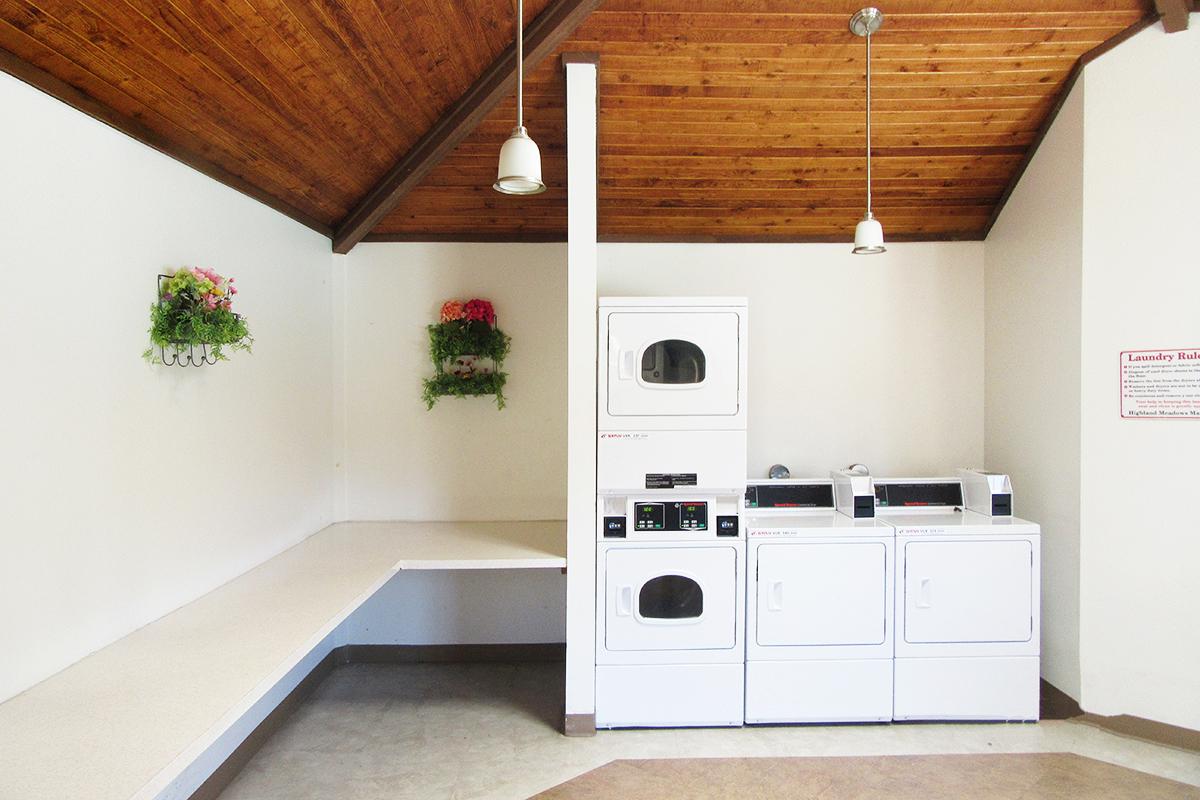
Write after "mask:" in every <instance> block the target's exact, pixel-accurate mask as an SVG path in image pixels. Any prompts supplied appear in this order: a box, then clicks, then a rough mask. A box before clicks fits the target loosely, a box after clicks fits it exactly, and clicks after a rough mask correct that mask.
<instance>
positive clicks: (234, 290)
mask: <svg viewBox="0 0 1200 800" xmlns="http://www.w3.org/2000/svg"><path fill="white" fill-rule="evenodd" d="M229 283H230V286H229V293H230V294H237V287H236V286H234V285H233V278H230V279H229Z"/></svg>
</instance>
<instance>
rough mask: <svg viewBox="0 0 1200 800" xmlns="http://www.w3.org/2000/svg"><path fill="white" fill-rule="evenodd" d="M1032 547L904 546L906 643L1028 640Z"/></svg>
mask: <svg viewBox="0 0 1200 800" xmlns="http://www.w3.org/2000/svg"><path fill="white" fill-rule="evenodd" d="M1033 593H1034V586H1033V544H1032V543H1031V542H1029V541H940V542H935V541H926V542H908V543H907V544H906V545H905V546H904V641H906V642H910V643H915V644H922V643H926V644H932V643H941V642H946V643H949V642H954V643H959V642H963V643H966V642H1028V641H1029V640H1030V639H1031V638H1032V637H1033Z"/></svg>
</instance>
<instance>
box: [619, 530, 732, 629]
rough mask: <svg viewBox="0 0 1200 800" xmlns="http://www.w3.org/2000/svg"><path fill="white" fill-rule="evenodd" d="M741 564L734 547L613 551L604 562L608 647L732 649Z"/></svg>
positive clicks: (626, 549) (624, 549) (625, 549)
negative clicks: (738, 574) (738, 562)
mask: <svg viewBox="0 0 1200 800" xmlns="http://www.w3.org/2000/svg"><path fill="white" fill-rule="evenodd" d="M737 568H738V564H737V551H736V550H735V549H734V548H732V547H695V548H686V547H663V548H653V547H651V548H641V547H638V548H632V547H631V548H621V549H612V550H609V551H608V552H607V555H606V560H605V605H606V607H605V612H604V614H605V617H604V619H605V631H604V636H605V639H604V642H605V647H607V648H608V649H609V650H727V649H729V648H731V647H733V646H734V642H735V640H736V634H737V631H736V627H735V622H736V620H735V616H736V613H737Z"/></svg>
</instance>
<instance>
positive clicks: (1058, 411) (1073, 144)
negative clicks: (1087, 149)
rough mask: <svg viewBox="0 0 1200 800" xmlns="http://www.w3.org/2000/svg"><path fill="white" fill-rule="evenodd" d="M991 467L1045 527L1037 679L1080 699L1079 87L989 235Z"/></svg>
mask: <svg viewBox="0 0 1200 800" xmlns="http://www.w3.org/2000/svg"><path fill="white" fill-rule="evenodd" d="M985 250H986V260H987V270H986V273H987V281H986V282H987V302H986V305H987V354H986V357H985V359H984V363H985V364H986V365H987V376H986V397H985V404H986V415H985V416H986V441H985V451H986V453H987V459H986V461H987V468H988V469H991V470H995V471H997V472H1006V473H1008V474H1009V475H1010V476H1012V479H1013V484H1014V491H1015V493H1016V509H1015V513H1016V514H1018V515H1019V516H1022V517H1026V518H1028V519H1033V520H1037V521H1038V522H1039V523H1041V526H1042V533H1043V536H1042V675H1043V677H1045V678H1046V680H1048V681H1049V682H1050V683H1052V684H1054V686H1056V687H1058V688H1059V689H1061V690H1062V691H1064V692H1066V693H1067V694H1069V695H1071V696H1072V697H1075V698H1078V697H1079V690H1080V681H1079V430H1080V428H1079V403H1080V395H1079V358H1080V281H1081V275H1082V269H1083V82H1082V81H1080V82H1078V83H1077V84H1076V86H1075V90H1074V91H1073V92H1072V93H1071V95H1070V97H1069V98H1068V99H1067V101H1066V103H1065V104H1064V105H1063V107H1062V110H1061V111H1060V112H1059V115H1058V117H1057V118H1056V119H1055V121H1054V125H1053V126H1052V127H1051V129H1050V132H1049V134H1048V135H1047V136H1046V138H1045V139H1044V140H1043V141H1042V144H1041V146H1040V147H1039V148H1038V151H1037V154H1036V155H1035V156H1034V158H1033V161H1032V162H1031V163H1030V165H1029V168H1028V169H1027V170H1026V172H1025V174H1024V176H1023V177H1022V178H1021V182H1020V183H1019V184H1018V185H1017V188H1016V191H1015V192H1013V194H1012V196H1011V197H1010V198H1009V200H1008V204H1007V205H1005V207H1004V211H1003V213H1002V214H1001V215H1000V218H999V220H997V222H996V225H995V226H994V227H993V228H992V231H991V233H990V234H989V236H988V240H987V243H986V246H985Z"/></svg>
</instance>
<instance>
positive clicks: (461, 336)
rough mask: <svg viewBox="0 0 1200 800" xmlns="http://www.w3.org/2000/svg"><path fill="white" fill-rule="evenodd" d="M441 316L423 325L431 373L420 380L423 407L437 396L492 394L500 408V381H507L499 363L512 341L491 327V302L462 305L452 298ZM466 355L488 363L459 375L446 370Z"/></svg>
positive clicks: (492, 313) (503, 382)
mask: <svg viewBox="0 0 1200 800" xmlns="http://www.w3.org/2000/svg"><path fill="white" fill-rule="evenodd" d="M441 318H442V321H441V322H438V323H434V324H433V325H429V326H427V327H426V330H427V331H428V332H429V360H430V361H432V362H433V367H434V370H435V372H434V375H433V377H432V378H426V379H425V381H424V385H423V389H422V392H421V399H422V400H424V401H425V407H426V408H427V409H432V408H433V407H434V405H435V404H436V403H437V401H438V398H441V397H478V396H480V395H493V396H494V397H495V398H496V408H497V409H503V408H504V405H505V401H504V384H505V382H506V381H507V380H508V374H507V373H505V372H504V371H503V366H504V359H505V358H506V357H507V356H508V351H509V347H510V346H511V344H512V340H511V339H510V338H509V336H508V334H506V333H504V331H502V330H500V329H499V328H497V327H496V326H495V312H494V311H493V310H492V304H491V303H489V302H487V301H486V300H478V299H476V300H471V301H469V302H468V303H466V304H463V303H459V302H458V301H453V300H452V301H450V302H448V303H446V304H445V305H444V306H443V307H442V314H441ZM468 355H470V356H477V357H478V358H479V359H482V360H490V361H491V362H492V366H491V367H484V368H483V369H480V370H469V369H468V370H467V371H465V372H464V371H459V374H455V371H450V372H447V370H446V365H447V364H448V363H453V362H454V361H455V359H458V358H460V357H462V356H468Z"/></svg>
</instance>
